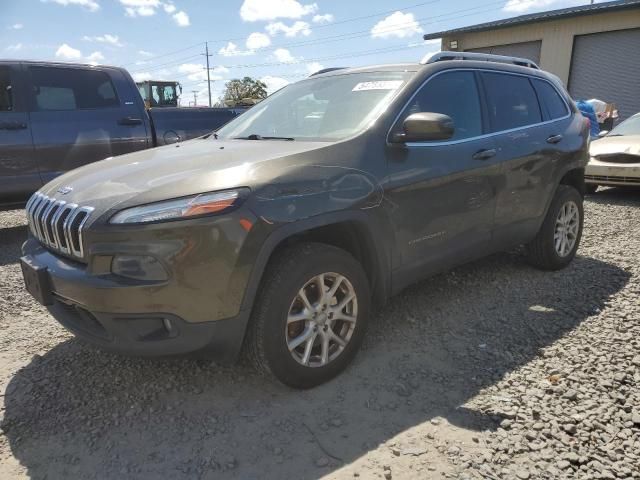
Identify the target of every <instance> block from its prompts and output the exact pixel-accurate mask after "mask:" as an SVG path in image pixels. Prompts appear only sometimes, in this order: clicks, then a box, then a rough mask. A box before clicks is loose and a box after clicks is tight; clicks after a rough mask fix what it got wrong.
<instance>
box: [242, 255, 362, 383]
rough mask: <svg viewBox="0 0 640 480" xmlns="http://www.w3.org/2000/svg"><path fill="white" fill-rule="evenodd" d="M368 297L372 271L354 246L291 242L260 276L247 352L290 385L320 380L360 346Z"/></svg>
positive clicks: (340, 367)
mask: <svg viewBox="0 0 640 480" xmlns="http://www.w3.org/2000/svg"><path fill="white" fill-rule="evenodd" d="M370 302H371V300H370V293H369V282H368V279H367V276H366V274H365V272H364V270H363V268H362V266H361V265H360V263H359V262H358V261H357V260H356V259H355V258H353V257H352V256H351V255H350V254H349V253H347V252H345V251H344V250H341V249H339V248H336V247H333V246H330V245H324V244H318V243H304V244H298V245H294V246H292V247H289V248H286V249H284V250H282V251H280V252H279V253H278V254H277V255H276V257H275V258H274V259H273V260H272V261H271V262H270V264H269V267H268V268H267V271H266V273H265V275H264V278H263V280H262V284H261V291H260V293H259V295H258V298H257V300H256V305H255V307H254V312H253V315H252V320H251V321H252V323H251V326H250V331H249V334H248V338H247V345H246V348H247V353H248V354H249V356H250V357H251V359H252V360H253V362H254V364H255V365H256V366H257V367H258V368H259V369H260V370H263V371H266V372H269V373H271V374H273V375H274V376H275V377H276V378H277V379H278V380H280V381H281V382H282V383H284V384H286V385H289V386H291V387H295V388H310V387H313V386H316V385H319V384H321V383H323V382H326V381H327V380H329V379H331V378H333V377H334V376H336V375H337V374H338V373H340V372H341V371H342V370H344V369H345V368H346V367H347V365H348V364H349V363H350V362H351V360H352V359H353V357H354V356H355V354H356V353H357V351H358V349H359V348H360V345H361V343H362V339H363V336H364V332H365V329H366V324H367V320H368V317H369V308H370Z"/></svg>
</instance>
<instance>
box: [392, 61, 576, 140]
mask: <svg viewBox="0 0 640 480" xmlns="http://www.w3.org/2000/svg"><path fill="white" fill-rule="evenodd" d="M449 72H488V73H500V74H503V75H514V76H517V77H526V78H529V79H534V80H542V81H544V82H547V83H548V84H549V85H551V87H552V88H553V89H554V90H555V91H556V93H558V95H560V98H561V99H562V101H563V102H564V104H565V107H567V112H568V113H567V115H565V116H564V117H561V118H555V119H553V120H546V121H544V122H539V123H532V124H531V125H525V126H522V127H516V128H511V129H508V130H500V131H498V132H491V133H485V134H483V135H477V136H475V137H468V138H461V139H459V140H445V141H442V142H434V141H425V142H406V143H405V144H404V145H406V146H407V147H440V146H446V145H457V144H459V143H465V142H473V141H476V140H481V139H484V138H490V137H495V136H496V135H504V134H505V133H512V132H518V131H520V130H524V129H527V128H532V127H538V126H541V125H548V124H551V123H555V122H560V121H562V120H566V119H567V118H570V117H571V115H572V111H571V107H570V106H569V104H568V103H567V100H566V99H565V98H564V95H562V93H561V92H558V88H557V87H556V86H555V85H554V84H553V83H552V82H550V81H549V80H548V79H546V78H544V77H539V76H537V75H528V74H526V73H515V72H506V71H504V70H492V69H488V68H472V67H466V68H451V69H446V70H441V71H439V72H436V73H435V74H433V75H431V76H430V77H429V78H427V79H425V81H424V82H422V83H421V84H420V86H419V87H418V88H416V91H415V92H413V95H411V97H410V98H409V100H407V102H406V103H405V104H404V105H403V106H402V108H401V109H400V112H398V115H396V118H395V119H394V120H393V122H392V123H391V127H389V130H388V131H387V145H394V144H393V143H391V142H390V141H389V138H390V137H391V132H392V131H393V128H394V127H395V126H396V125H397V123H398V120H399V119H400V117H401V116H402V114H403V113H404V111H405V110H406V109H407V107H408V106H409V105H410V104H411V102H412V101H413V99H414V98H415V97H416V95H418V93H419V92H420V91H421V90H422V89H423V88H424V86H425V85H426V84H427V83H429V82H430V81H431V80H432V79H434V78H436V77H437V76H439V75H443V74H445V73H449ZM478 88H480V85H478ZM531 88H533V89H534V93H536V99H537V92H536V91H535V87H534V86H533V85H532V86H531ZM538 104H540V100H539V99H538ZM540 108H541V113H542V106H541V105H540Z"/></svg>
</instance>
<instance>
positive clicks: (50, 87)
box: [29, 67, 120, 111]
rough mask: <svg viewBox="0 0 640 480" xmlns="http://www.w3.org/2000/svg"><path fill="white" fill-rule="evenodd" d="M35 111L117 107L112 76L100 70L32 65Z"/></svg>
mask: <svg viewBox="0 0 640 480" xmlns="http://www.w3.org/2000/svg"><path fill="white" fill-rule="evenodd" d="M29 70H30V72H31V81H32V85H33V99H34V105H33V108H34V110H40V111H47V110H87V109H98V108H109V107H117V106H118V105H119V104H120V102H119V101H118V96H117V95H116V90H115V88H114V87H113V84H112V83H111V79H110V78H109V75H107V74H106V73H104V72H100V71H97V70H80V69H76V68H57V67H56V68H50V67H30V68H29Z"/></svg>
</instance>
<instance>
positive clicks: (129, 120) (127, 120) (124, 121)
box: [118, 117, 142, 125]
mask: <svg viewBox="0 0 640 480" xmlns="http://www.w3.org/2000/svg"><path fill="white" fill-rule="evenodd" d="M118 125H142V119H141V118H135V117H124V118H121V119H120V120H118Z"/></svg>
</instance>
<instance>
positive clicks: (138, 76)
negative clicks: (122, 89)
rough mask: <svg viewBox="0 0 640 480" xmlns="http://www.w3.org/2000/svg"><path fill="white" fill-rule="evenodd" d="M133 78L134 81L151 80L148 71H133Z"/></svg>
mask: <svg viewBox="0 0 640 480" xmlns="http://www.w3.org/2000/svg"><path fill="white" fill-rule="evenodd" d="M133 80H134V81H136V82H144V81H145V80H151V74H150V73H149V72H138V73H134V74H133Z"/></svg>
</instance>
